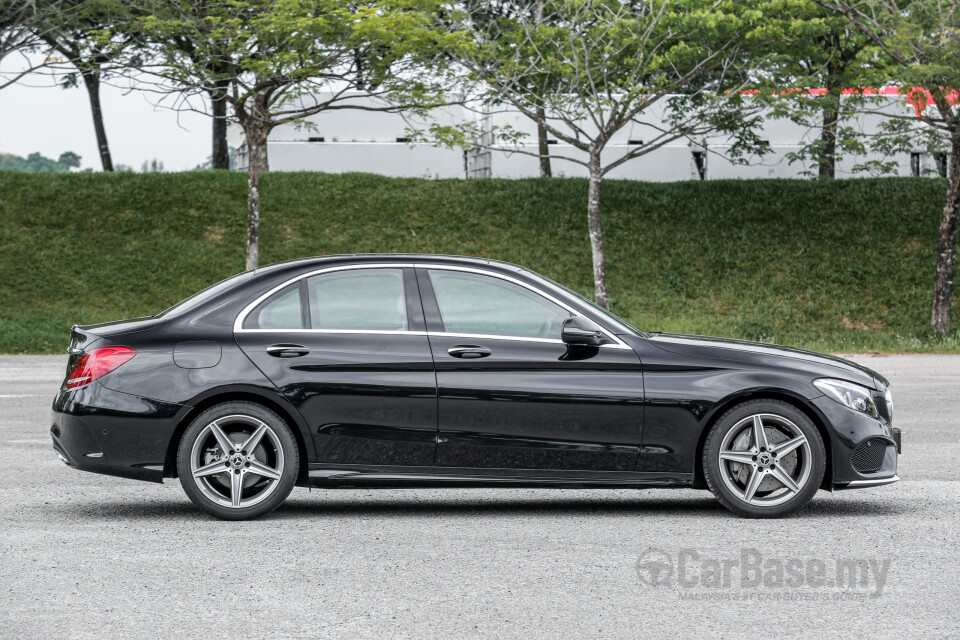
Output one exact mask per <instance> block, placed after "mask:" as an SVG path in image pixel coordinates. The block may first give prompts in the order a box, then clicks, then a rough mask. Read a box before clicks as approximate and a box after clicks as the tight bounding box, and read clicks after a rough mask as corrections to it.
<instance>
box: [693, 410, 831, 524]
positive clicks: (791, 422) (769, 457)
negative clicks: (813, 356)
mask: <svg viewBox="0 0 960 640" xmlns="http://www.w3.org/2000/svg"><path fill="white" fill-rule="evenodd" d="M825 463H826V453H825V451H824V447H823V440H822V438H821V437H820V434H819V432H818V431H817V428H816V427H815V426H814V424H813V423H812V422H811V421H810V418H808V417H807V416H806V415H805V414H804V413H803V412H801V411H800V410H798V409H797V408H796V407H794V406H793V405H791V404H789V403H786V402H782V401H779V400H753V401H749V402H745V403H743V404H740V405H737V406H736V407H734V408H732V409H730V410H729V411H727V412H726V413H725V414H724V415H722V416H721V417H720V419H719V420H717V422H716V424H714V425H713V428H712V429H711V430H710V434H709V435H708V436H707V440H706V443H705V444H704V451H703V469H704V476H705V478H706V481H707V485H708V486H709V487H710V490H711V491H712V492H713V493H714V495H716V496H717V498H718V499H719V500H720V502H721V503H723V505H724V506H725V507H727V508H728V509H730V510H731V511H733V512H735V513H738V514H740V515H744V516H749V517H755V518H763V517H774V516H779V515H783V514H785V513H789V512H791V511H794V510H796V509H799V508H800V507H802V506H803V505H805V504H806V503H807V502H808V501H809V500H810V499H811V498H812V497H813V495H814V494H815V493H816V492H817V489H818V488H819V487H820V482H821V480H822V479H823V474H824V469H825V468H826V464H825Z"/></svg>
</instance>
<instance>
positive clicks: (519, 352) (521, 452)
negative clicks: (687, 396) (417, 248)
mask: <svg viewBox="0 0 960 640" xmlns="http://www.w3.org/2000/svg"><path fill="white" fill-rule="evenodd" d="M417 273H418V281H419V283H420V290H421V294H422V296H423V303H424V309H425V312H426V315H427V320H428V330H429V332H430V345H431V347H432V349H433V358H434V362H435V364H436V369H437V385H438V393H439V416H438V419H439V429H438V430H439V444H438V448H437V462H436V464H437V465H438V466H446V467H482V468H511V469H564V470H578V469H579V470H596V471H632V470H633V468H634V465H635V464H636V461H637V457H638V454H639V451H640V445H641V437H642V432H643V428H642V427H643V374H642V371H641V365H640V359H639V357H638V356H637V354H636V353H635V352H634V351H633V350H632V349H630V348H629V347H627V346H626V345H623V344H621V343H619V342H618V341H615V340H612V339H611V341H610V342H611V343H610V344H608V345H604V346H602V347H584V346H568V345H566V344H564V343H563V341H562V340H560V331H561V328H562V325H563V321H564V320H565V319H566V318H568V317H570V315H572V314H573V313H574V311H573V310H572V309H570V308H569V307H567V306H565V305H563V304H561V303H560V302H559V301H557V300H556V299H553V298H550V297H548V296H546V295H543V294H542V293H541V292H539V291H537V290H536V289H535V288H533V287H531V286H530V285H528V284H526V283H524V282H523V281H522V280H519V279H515V278H512V277H510V276H506V275H503V274H496V273H492V272H486V273H485V272H483V271H478V270H466V269H456V268H442V267H437V268H432V267H428V268H425V269H420V268H418V269H417Z"/></svg>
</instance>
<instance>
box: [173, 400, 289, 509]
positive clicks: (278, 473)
mask: <svg viewBox="0 0 960 640" xmlns="http://www.w3.org/2000/svg"><path fill="white" fill-rule="evenodd" d="M283 468H284V456H283V447H282V446H281V444H280V440H279V438H278V437H277V434H276V432H275V431H274V430H273V429H272V428H271V427H270V426H269V425H268V424H267V423H265V422H263V421H262V420H260V419H258V418H255V417H253V416H248V415H240V414H237V415H229V416H224V417H221V418H217V419H216V420H214V421H212V422H210V423H209V424H207V425H206V426H205V427H204V428H203V430H202V431H201V432H200V435H199V436H198V437H197V438H196V440H195V441H194V443H193V448H192V449H191V452H190V473H191V474H192V475H193V479H194V481H195V482H196V484H197V487H198V488H199V489H200V491H201V492H202V493H203V494H204V496H206V497H207V498H208V499H209V500H211V501H212V502H214V503H216V504H218V505H221V506H223V507H229V508H233V509H241V508H245V507H252V506H254V505H256V504H259V503H261V502H263V501H264V500H266V499H267V498H268V497H269V496H270V495H271V494H272V493H273V492H274V491H275V490H276V489H277V486H278V485H279V483H280V478H281V477H282V476H283Z"/></svg>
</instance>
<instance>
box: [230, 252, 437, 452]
mask: <svg viewBox="0 0 960 640" xmlns="http://www.w3.org/2000/svg"><path fill="white" fill-rule="evenodd" d="M238 322H240V326H239V327H238V328H236V329H235V335H236V339H237V342H238V344H239V345H240V348H241V349H243V351H244V352H245V353H246V354H247V355H248V356H249V357H250V359H251V360H252V361H253V362H254V363H255V364H256V365H257V366H258V367H259V368H260V370H261V371H263V373H264V374H265V375H266V376H267V377H268V378H270V380H271V381H272V382H273V383H274V384H275V385H276V386H277V388H278V389H279V390H280V392H281V393H282V394H284V396H286V397H287V399H288V400H289V401H290V402H291V403H293V404H294V405H295V406H296V407H297V408H298V409H299V410H300V413H301V414H302V415H303V417H304V419H305V420H306V421H307V423H308V424H309V425H310V428H311V430H312V431H313V433H314V435H315V441H316V443H317V461H318V462H321V463H331V464H362V465H403V466H407V465H413V466H420V465H430V464H432V463H433V459H434V454H435V451H436V436H437V430H436V428H437V393H436V378H435V376H434V371H433V358H432V355H431V351H430V345H429V342H428V340H427V336H426V333H425V326H424V318H423V310H422V307H421V305H420V297H419V293H418V290H417V282H416V276H415V274H414V270H413V269H412V268H410V267H409V266H404V265H360V266H357V265H354V266H350V267H335V268H332V269H326V270H322V271H320V272H314V273H313V274H311V275H305V276H302V277H300V278H299V279H297V280H296V281H294V282H289V283H287V284H286V285H283V286H281V287H278V288H277V289H276V290H274V291H273V292H272V293H271V294H269V295H268V296H266V297H265V299H264V300H263V301H262V302H260V303H259V304H258V305H257V306H256V307H255V308H253V309H252V310H250V312H249V313H248V314H247V315H246V316H245V317H241V318H240V319H238Z"/></svg>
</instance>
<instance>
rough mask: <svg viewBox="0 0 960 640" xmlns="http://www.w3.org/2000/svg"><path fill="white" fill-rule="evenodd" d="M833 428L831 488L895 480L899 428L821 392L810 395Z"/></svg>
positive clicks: (892, 481) (854, 486)
mask: <svg viewBox="0 0 960 640" xmlns="http://www.w3.org/2000/svg"><path fill="white" fill-rule="evenodd" d="M813 403H814V405H816V408H817V410H818V411H819V412H820V413H821V415H822V416H823V417H824V418H825V419H826V422H827V425H828V428H829V429H831V430H832V431H833V434H832V435H833V437H832V438H831V439H830V440H831V442H830V443H829V444H828V446H830V454H831V455H830V458H831V462H832V471H833V476H832V477H833V483H832V487H829V488H832V489H857V488H863V487H876V486H880V485H884V484H891V483H894V482H897V481H898V480H899V479H900V478H899V476H897V466H898V462H899V453H900V451H901V450H902V436H901V432H900V430H899V429H894V428H893V426H892V425H890V424H889V423H888V422H886V421H885V420H883V419H875V418H871V417H870V416H867V415H864V414H862V413H859V412H857V411H854V410H852V409H849V408H847V407H845V406H843V405H842V404H840V403H839V402H836V401H835V400H833V399H831V398H828V397H826V396H821V397H819V398H814V399H813Z"/></svg>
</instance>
